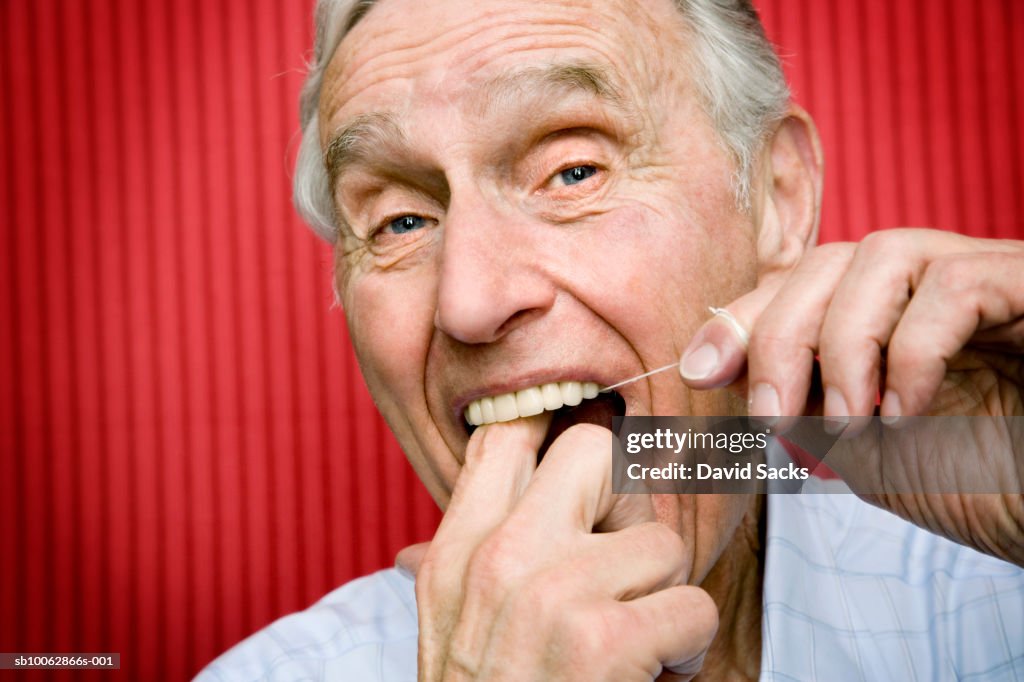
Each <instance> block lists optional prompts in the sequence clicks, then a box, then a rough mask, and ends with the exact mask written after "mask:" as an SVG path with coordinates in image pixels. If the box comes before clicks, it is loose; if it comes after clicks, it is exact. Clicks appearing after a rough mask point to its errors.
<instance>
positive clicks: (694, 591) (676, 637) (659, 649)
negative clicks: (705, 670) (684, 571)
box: [622, 585, 718, 680]
mask: <svg viewBox="0 0 1024 682" xmlns="http://www.w3.org/2000/svg"><path fill="white" fill-rule="evenodd" d="M622 608H623V609H625V610H626V611H627V612H628V613H629V614H630V621H632V622H633V627H632V628H630V629H629V634H628V635H627V637H629V638H630V639H633V640H634V643H633V644H632V646H633V647H636V648H639V649H640V650H644V649H648V650H649V651H651V653H652V655H653V656H654V657H655V658H656V659H657V660H659V661H661V663H662V665H663V666H664V668H665V670H666V671H668V672H671V673H675V674H676V675H679V676H680V677H679V678H678V679H681V680H690V679H692V678H693V677H694V676H695V675H696V674H697V673H698V672H699V671H700V669H701V666H702V665H703V662H704V655H705V654H706V653H707V650H708V648H709V647H710V646H711V641H712V640H713V639H714V637H715V633H716V632H717V630H718V608H717V607H716V606H715V602H714V600H712V599H711V596H710V595H709V594H708V593H707V592H705V591H704V590H702V589H700V588H699V587H692V586H689V585H681V586H678V587H671V588H669V589H666V590H661V591H660V592H655V593H654V594H650V595H648V596H646V597H641V598H640V599H634V600H633V601H628V602H623V603H622Z"/></svg>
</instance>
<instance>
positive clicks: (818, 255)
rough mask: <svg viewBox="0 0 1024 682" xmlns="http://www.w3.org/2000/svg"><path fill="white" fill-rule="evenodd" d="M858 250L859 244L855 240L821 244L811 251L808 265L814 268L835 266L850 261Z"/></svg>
mask: <svg viewBox="0 0 1024 682" xmlns="http://www.w3.org/2000/svg"><path fill="white" fill-rule="evenodd" d="M856 250H857V245H856V244H855V243H853V242H829V243H828V244H821V245H820V246H816V247H815V248H814V249H813V250H812V251H811V252H810V258H809V259H808V260H807V267H811V268H814V269H819V268H829V267H835V266H837V265H839V264H842V263H846V262H847V261H849V260H850V258H851V257H852V256H853V254H854V252H855V251H856Z"/></svg>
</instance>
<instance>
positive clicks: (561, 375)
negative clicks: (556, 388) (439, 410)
mask: <svg viewBox="0 0 1024 682" xmlns="http://www.w3.org/2000/svg"><path fill="white" fill-rule="evenodd" d="M559 381H593V382H595V383H597V385H598V386H599V387H600V388H604V387H605V386H610V385H611V384H613V383H615V381H616V380H615V379H609V377H608V376H607V375H606V373H604V372H598V371H594V370H591V369H587V368H582V367H576V368H560V369H543V370H535V371H532V372H527V373H521V374H518V375H517V376H516V377H515V378H511V379H505V380H503V381H498V382H493V383H489V384H486V385H484V386H480V387H478V388H474V389H473V390H471V391H467V392H465V393H462V394H460V395H459V396H457V397H456V398H455V400H453V401H452V414H453V415H454V417H455V419H456V423H460V422H461V421H462V420H463V416H462V413H463V412H464V411H465V409H466V406H467V405H469V404H470V403H471V402H473V401H474V400H476V399H478V398H486V397H489V396H495V395H501V394H503V393H512V392H513V391H521V390H523V389H525V388H532V387H533V386H540V385H542V384H550V383H555V382H559ZM620 381H621V380H620Z"/></svg>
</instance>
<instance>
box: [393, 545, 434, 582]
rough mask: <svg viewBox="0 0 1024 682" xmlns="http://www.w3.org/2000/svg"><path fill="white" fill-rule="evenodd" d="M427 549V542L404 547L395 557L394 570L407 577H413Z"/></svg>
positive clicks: (428, 546)
mask: <svg viewBox="0 0 1024 682" xmlns="http://www.w3.org/2000/svg"><path fill="white" fill-rule="evenodd" d="M429 548H430V543H429V542H418V543H416V544H415V545H409V546H408V547H404V548H403V549H401V550H399V552H398V554H397V555H395V568H397V569H398V570H399V571H401V572H402V573H405V574H406V575H408V576H412V577H415V576H416V573H417V572H418V571H419V570H420V564H421V563H423V557H424V556H425V555H426V553H427V550H428V549H429Z"/></svg>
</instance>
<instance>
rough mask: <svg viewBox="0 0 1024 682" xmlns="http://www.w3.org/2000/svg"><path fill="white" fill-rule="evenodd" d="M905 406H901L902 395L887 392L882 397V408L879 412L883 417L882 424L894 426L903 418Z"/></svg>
mask: <svg viewBox="0 0 1024 682" xmlns="http://www.w3.org/2000/svg"><path fill="white" fill-rule="evenodd" d="M902 410H903V406H902V405H900V394H899V393H897V392H896V391H886V392H885V395H884V396H883V397H882V407H881V408H880V409H879V410H878V412H879V414H880V415H881V416H882V423H883V424H885V425H887V426H892V425H893V424H895V423H896V422H898V421H899V420H900V417H902V416H903V412H902Z"/></svg>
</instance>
